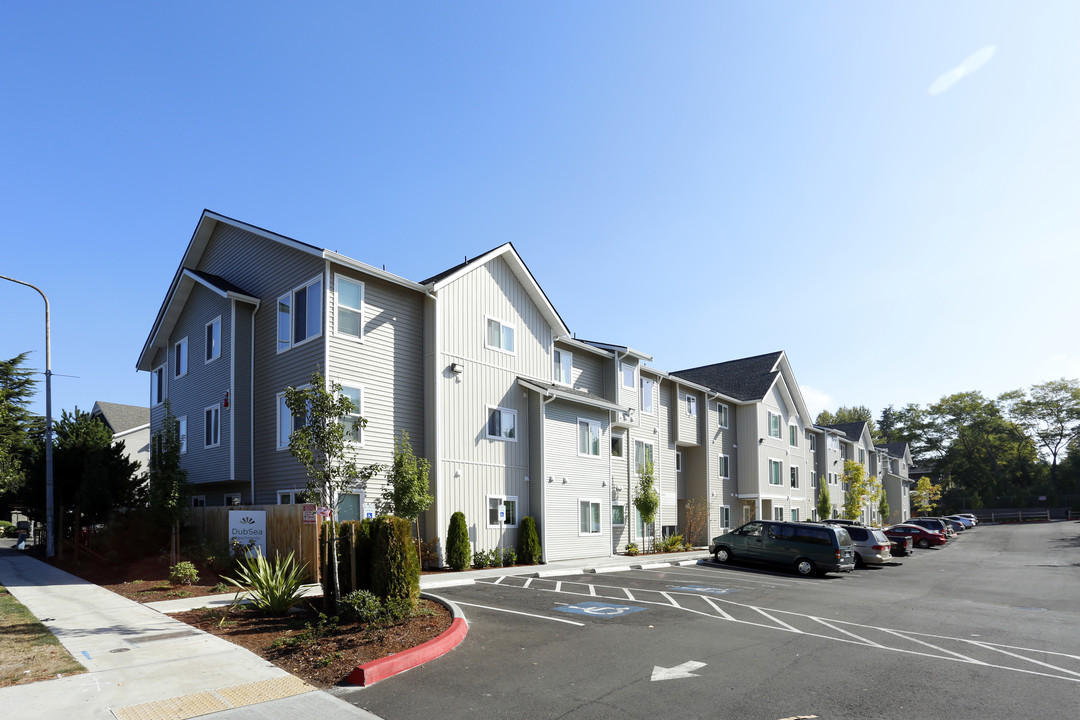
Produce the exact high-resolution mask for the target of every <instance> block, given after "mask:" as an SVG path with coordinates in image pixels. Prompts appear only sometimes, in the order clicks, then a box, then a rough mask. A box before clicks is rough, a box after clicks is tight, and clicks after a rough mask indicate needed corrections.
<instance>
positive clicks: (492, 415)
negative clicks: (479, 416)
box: [487, 407, 517, 442]
mask: <svg viewBox="0 0 1080 720" xmlns="http://www.w3.org/2000/svg"><path fill="white" fill-rule="evenodd" d="M487 436H488V438H490V439H492V440H509V441H510V442H517V411H516V410H507V409H506V408H500V407H489V408H488V422H487Z"/></svg>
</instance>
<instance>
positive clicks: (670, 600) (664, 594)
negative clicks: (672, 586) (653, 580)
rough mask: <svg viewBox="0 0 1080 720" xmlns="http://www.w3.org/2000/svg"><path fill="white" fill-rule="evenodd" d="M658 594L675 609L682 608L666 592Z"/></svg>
mask: <svg viewBox="0 0 1080 720" xmlns="http://www.w3.org/2000/svg"><path fill="white" fill-rule="evenodd" d="M660 594H661V595H662V596H663V597H664V599H666V600H667V601H668V602H669V603H671V604H672V605H674V606H675V607H677V608H682V605H680V604H679V603H678V602H676V600H675V598H673V597H671V596H670V595H668V594H667V593H666V592H661V593H660Z"/></svg>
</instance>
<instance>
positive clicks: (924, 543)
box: [915, 538, 930, 550]
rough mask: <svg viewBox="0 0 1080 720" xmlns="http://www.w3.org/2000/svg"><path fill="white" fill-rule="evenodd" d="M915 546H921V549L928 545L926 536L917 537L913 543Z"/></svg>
mask: <svg viewBox="0 0 1080 720" xmlns="http://www.w3.org/2000/svg"><path fill="white" fill-rule="evenodd" d="M915 545H916V547H921V548H922V549H923V550H925V549H926V548H928V547H930V541H929V540H927V539H926V538H919V541H918V542H917V543H915Z"/></svg>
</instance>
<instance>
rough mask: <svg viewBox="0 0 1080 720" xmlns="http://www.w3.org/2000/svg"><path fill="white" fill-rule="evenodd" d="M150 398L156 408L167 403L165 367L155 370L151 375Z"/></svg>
mask: <svg viewBox="0 0 1080 720" xmlns="http://www.w3.org/2000/svg"><path fill="white" fill-rule="evenodd" d="M150 398H151V401H152V403H153V404H154V406H157V405H160V404H161V403H163V402H165V366H164V365H161V366H160V367H156V368H154V371H153V372H152V373H150Z"/></svg>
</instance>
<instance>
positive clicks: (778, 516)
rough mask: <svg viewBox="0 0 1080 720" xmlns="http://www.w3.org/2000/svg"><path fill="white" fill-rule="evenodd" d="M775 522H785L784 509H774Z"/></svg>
mask: <svg viewBox="0 0 1080 720" xmlns="http://www.w3.org/2000/svg"><path fill="white" fill-rule="evenodd" d="M773 520H776V521H777V522H784V508H782V507H778V508H773Z"/></svg>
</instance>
